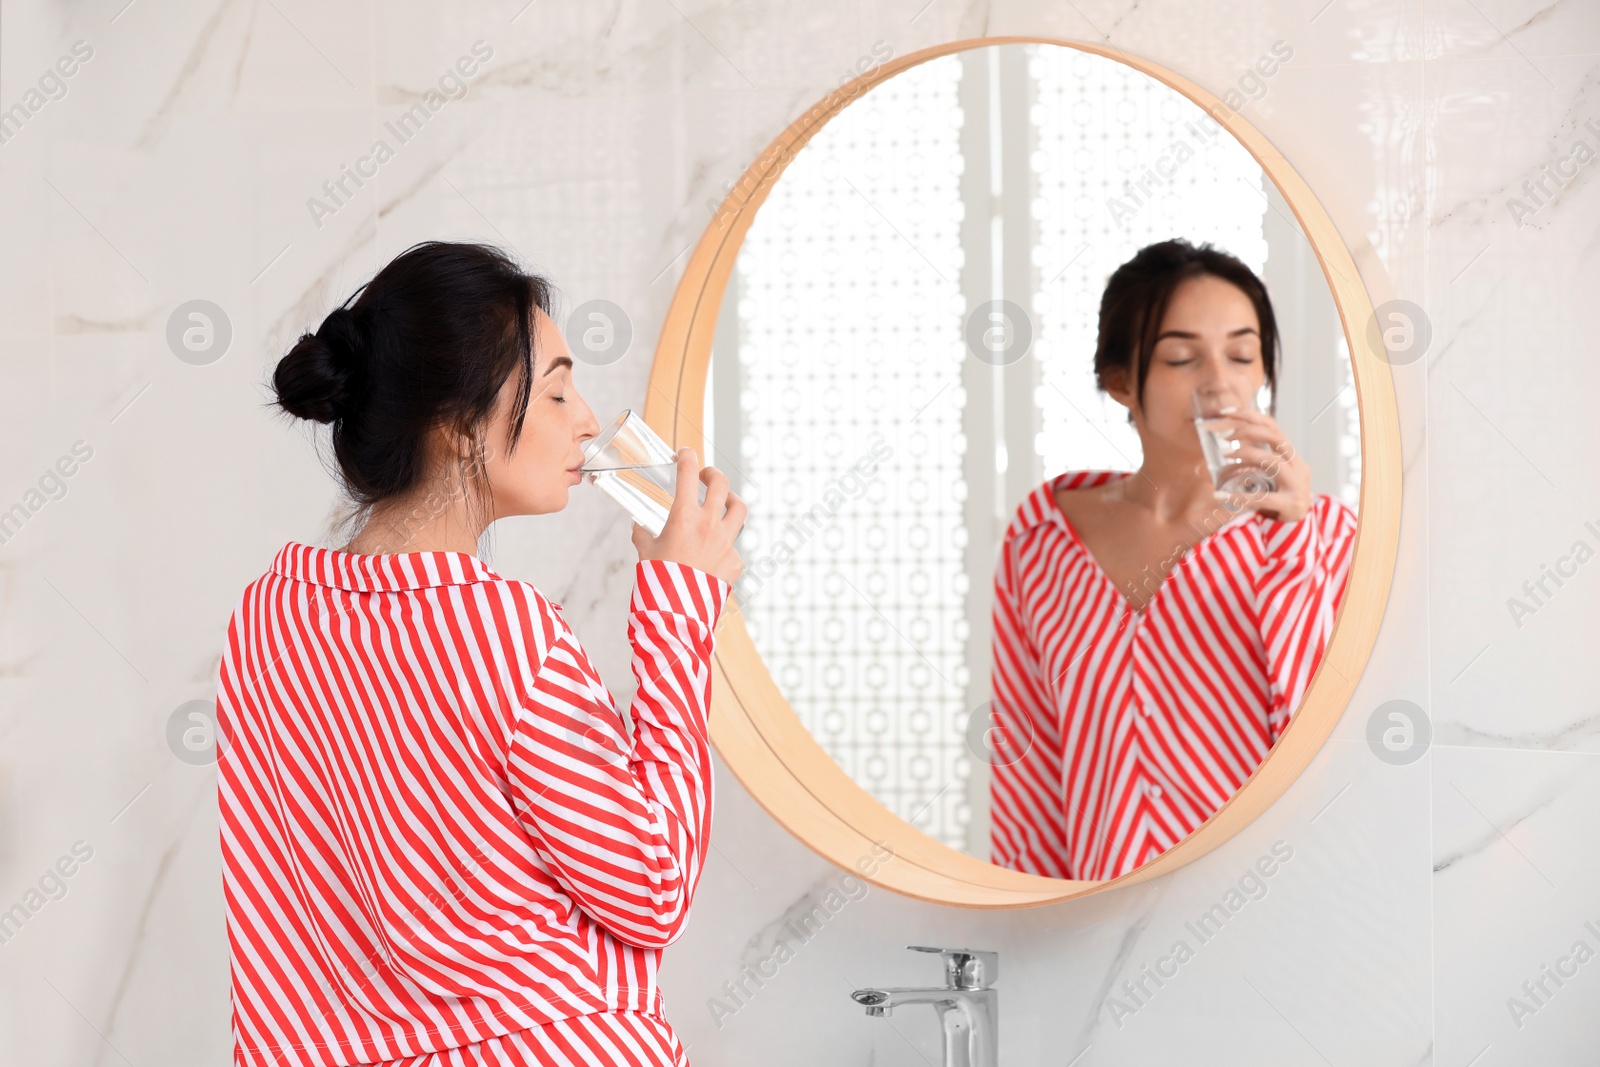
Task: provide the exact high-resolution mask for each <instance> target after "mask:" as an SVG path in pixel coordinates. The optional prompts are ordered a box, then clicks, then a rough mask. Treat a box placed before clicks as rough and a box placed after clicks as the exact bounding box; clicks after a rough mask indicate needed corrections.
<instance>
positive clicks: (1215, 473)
mask: <svg viewBox="0 0 1600 1067" xmlns="http://www.w3.org/2000/svg"><path fill="white" fill-rule="evenodd" d="M1245 404H1246V405H1247V408H1248V410H1250V411H1259V410H1260V408H1258V407H1257V406H1256V401H1255V397H1253V396H1252V397H1249V398H1248V399H1246V401H1245ZM1222 414H1223V412H1222V411H1220V410H1218V407H1217V401H1216V400H1214V399H1211V398H1208V397H1206V396H1203V395H1201V394H1200V393H1195V394H1194V429H1195V432H1196V433H1197V434H1199V435H1200V451H1201V452H1203V453H1205V457H1206V469H1207V470H1208V471H1210V472H1211V483H1212V484H1213V485H1215V486H1216V487H1217V488H1218V489H1219V490H1221V491H1223V492H1226V493H1236V494H1240V495H1243V496H1263V495H1265V494H1267V493H1270V492H1273V491H1274V490H1275V489H1277V488H1278V483H1277V481H1276V479H1274V478H1273V477H1272V475H1270V474H1268V473H1267V472H1266V471H1264V470H1261V469H1260V468H1259V467H1246V466H1242V465H1241V462H1240V461H1239V460H1238V459H1235V458H1234V456H1235V454H1236V453H1237V452H1238V451H1239V444H1240V442H1238V441H1236V440H1230V439H1229V438H1226V437H1223V436H1222V435H1220V434H1218V433H1216V432H1215V431H1213V430H1208V429H1206V426H1205V424H1206V421H1207V420H1209V419H1214V418H1216V417H1218V416H1219V415H1222ZM1224 506H1225V507H1227V508H1228V509H1229V510H1230V511H1238V510H1240V509H1241V508H1242V507H1243V506H1244V505H1243V504H1238V503H1233V502H1228V503H1226V504H1225V505H1224Z"/></svg>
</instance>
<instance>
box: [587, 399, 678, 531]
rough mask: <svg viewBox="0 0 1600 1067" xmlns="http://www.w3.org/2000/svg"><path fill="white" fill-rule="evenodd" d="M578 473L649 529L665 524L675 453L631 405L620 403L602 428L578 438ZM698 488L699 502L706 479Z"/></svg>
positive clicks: (673, 484) (673, 493) (674, 492)
mask: <svg viewBox="0 0 1600 1067" xmlns="http://www.w3.org/2000/svg"><path fill="white" fill-rule="evenodd" d="M579 473H580V474H582V475H583V476H584V477H585V478H587V479H588V480H589V482H590V484H592V485H595V486H598V487H599V488H600V490H601V491H602V492H604V493H605V494H606V495H607V496H609V497H610V498H611V499H612V500H615V501H616V502H617V503H618V504H621V505H622V507H623V510H625V511H626V512H627V513H628V514H629V515H631V516H632V517H633V521H634V522H636V523H638V524H639V525H640V526H643V527H644V528H645V529H647V530H649V531H650V533H651V534H653V535H659V534H660V533H661V530H662V527H664V526H666V524H667V512H668V510H669V509H670V508H671V507H672V501H673V498H674V497H675V496H676V495H677V492H678V457H677V454H676V453H674V452H673V450H672V447H671V446H670V445H668V444H667V443H666V442H665V441H663V440H662V439H661V437H660V435H659V434H657V433H656V432H655V431H654V430H652V429H651V428H650V427H649V425H648V424H647V423H646V422H645V421H644V419H643V418H641V417H640V416H639V415H638V414H636V413H635V412H634V410H633V409H632V408H623V409H622V414H620V415H618V416H617V417H616V418H614V419H612V420H611V422H610V423H609V424H607V426H606V428H605V429H603V430H601V431H600V433H599V434H598V435H597V436H595V437H591V438H590V439H589V440H587V441H585V442H584V443H583V466H582V467H580V468H579ZM699 489H700V503H702V504H704V503H705V502H706V487H705V484H704V483H701V485H700V486H699Z"/></svg>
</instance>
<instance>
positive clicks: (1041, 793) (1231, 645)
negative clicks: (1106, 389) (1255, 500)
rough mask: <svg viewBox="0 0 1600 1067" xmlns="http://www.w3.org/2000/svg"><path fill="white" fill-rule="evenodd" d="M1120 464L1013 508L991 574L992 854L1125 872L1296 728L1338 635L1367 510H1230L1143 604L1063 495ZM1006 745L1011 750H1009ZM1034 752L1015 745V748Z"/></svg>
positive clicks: (1195, 820)
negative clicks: (1276, 516)
mask: <svg viewBox="0 0 1600 1067" xmlns="http://www.w3.org/2000/svg"><path fill="white" fill-rule="evenodd" d="M1126 476H1127V475H1126V474H1125V473H1122V472H1112V471H1068V472H1066V473H1064V474H1060V475H1057V476H1055V477H1054V478H1051V479H1050V480H1048V481H1046V482H1045V483H1044V484H1043V485H1041V486H1039V487H1038V488H1037V489H1035V490H1034V491H1033V492H1032V493H1030V494H1029V496H1028V498H1027V499H1026V500H1025V501H1023V503H1022V504H1021V505H1020V506H1019V507H1018V508H1017V511H1016V514H1015V517H1014V518H1013V520H1012V522H1011V524H1010V525H1009V527H1008V528H1007V530H1006V534H1005V540H1004V544H1003V546H1002V548H1001V552H1000V557H999V560H998V562H997V565H996V570H995V600H994V639H993V640H994V644H993V649H994V671H993V682H994V703H993V720H992V724H993V727H994V728H995V730H997V731H998V734H997V735H996V736H998V737H1002V738H1005V739H1006V740H1007V744H1008V745H1009V746H1011V747H1009V748H1007V747H998V748H997V758H996V760H995V763H994V765H993V766H992V768H991V770H992V774H991V778H990V808H991V825H992V833H991V858H992V859H993V861H994V862H995V863H997V864H1000V865H1001V866H1005V867H1010V868H1013V869H1015V870H1020V871H1027V872H1030V873H1033V874H1041V875H1047V876H1050V877H1056V878H1082V879H1102V878H1113V877H1116V876H1117V875H1120V874H1125V873H1127V872H1128V871H1131V870H1133V869H1134V868H1136V867H1138V866H1139V865H1140V864H1143V863H1145V862H1147V861H1149V860H1150V859H1152V858H1154V857H1155V856H1157V855H1159V854H1160V853H1161V852H1163V851H1165V850H1166V849H1168V848H1170V847H1171V846H1172V845H1174V844H1176V843H1177V842H1178V841H1179V840H1181V839H1182V838H1184V837H1185V836H1187V835H1188V834H1189V833H1190V832H1192V831H1193V830H1194V829H1196V828H1197V827H1198V826H1199V825H1200V824H1201V823H1202V822H1204V821H1205V820H1206V818H1208V817H1209V816H1210V815H1211V814H1212V813H1214V812H1215V811H1216V810H1217V809H1218V808H1220V807H1221V806H1222V805H1223V803H1224V802H1226V801H1227V800H1228V798H1229V797H1231V796H1232V795H1233V794H1234V793H1235V792H1237V791H1238V789H1239V787H1240V786H1241V785H1242V784H1243V783H1244V780H1245V779H1246V778H1247V777H1249V775H1250V773H1251V772H1252V771H1254V770H1255V768H1256V766H1257V765H1258V764H1259V763H1260V762H1261V760H1262V758H1263V757H1264V756H1265V755H1266V754H1267V750H1268V749H1269V748H1271V747H1272V744H1273V742H1275V741H1276V740H1277V739H1278V736H1279V735H1280V734H1281V733H1282V732H1283V729H1284V727H1285V726H1286V725H1288V722H1289V716H1290V714H1291V713H1292V712H1293V710H1294V709H1295V707H1296V706H1297V705H1298V704H1299V703H1300V699H1301V697H1302V696H1304V694H1305V691H1306V688H1307V687H1308V686H1309V685H1310V682H1311V677H1312V674H1313V673H1314V672H1315V670H1316V665H1317V662H1318V661H1319V659H1320V658H1321V655H1322V652H1323V650H1324V649H1325V648H1326V646H1327V642H1328V638H1329V636H1330V634H1331V633H1332V630H1333V623H1334V617H1335V613H1336V612H1337V610H1338V607H1339V603H1340V601H1341V599H1342V597H1343V595H1344V587H1345V582H1346V578H1347V576H1348V572H1349V567H1350V557H1351V553H1352V551H1353V549H1354V546H1355V528H1356V519H1355V513H1354V512H1353V511H1352V510H1351V509H1350V508H1349V507H1348V506H1346V505H1345V504H1343V503H1341V502H1340V501H1338V500H1335V499H1333V498H1332V497H1328V496H1316V497H1314V498H1313V500H1312V507H1311V510H1310V511H1309V512H1308V513H1307V514H1306V516H1305V517H1304V518H1303V519H1301V520H1300V521H1298V522H1278V521H1276V520H1273V519H1269V518H1266V517H1265V516H1262V515H1261V514H1259V513H1258V512H1254V511H1245V512H1241V513H1240V514H1239V515H1236V516H1233V517H1232V518H1230V519H1229V521H1228V522H1227V523H1225V524H1224V525H1223V526H1221V527H1219V528H1218V529H1217V530H1216V531H1215V532H1213V533H1212V534H1210V535H1209V536H1207V537H1205V538H1204V539H1203V540H1201V541H1200V542H1199V543H1198V544H1196V545H1194V546H1193V547H1192V548H1191V549H1190V550H1189V551H1188V552H1186V553H1185V554H1184V555H1183V557H1182V559H1181V560H1180V561H1179V562H1177V563H1176V564H1174V565H1173V567H1172V570H1171V573H1170V574H1169V575H1168V577H1167V578H1166V580H1165V581H1163V582H1162V583H1161V585H1160V587H1159V588H1158V589H1157V590H1156V592H1155V594H1154V596H1153V598H1151V599H1150V600H1149V602H1148V604H1147V605H1146V607H1145V609H1144V610H1143V611H1141V612H1134V611H1132V610H1131V609H1130V607H1129V605H1128V602H1127V600H1126V598H1125V597H1124V596H1123V594H1122V593H1121V591H1119V590H1118V589H1117V588H1116V587H1115V585H1114V584H1113V583H1112V581H1111V579H1110V577H1109V576H1108V575H1107V574H1106V573H1105V571H1104V570H1102V569H1101V567H1100V565H1099V564H1098V563H1097V562H1096V561H1095V559H1094V557H1093V556H1092V555H1091V554H1090V553H1089V551H1088V549H1087V548H1086V547H1085V546H1084V544H1083V541H1082V540H1081V539H1080V538H1079V537H1078V534H1077V532H1076V531H1075V530H1074V529H1073V527H1072V524H1071V523H1070V522H1068V521H1067V518H1066V516H1065V515H1063V514H1062V512H1061V510H1060V508H1058V507H1057V506H1056V503H1055V492H1056V490H1058V489H1061V488H1079V487H1081V486H1089V485H1099V484H1103V483H1105V482H1108V481H1110V480H1112V479H1114V478H1118V477H1126ZM1005 753H1011V754H1005ZM1015 753H1021V755H1020V757H1017V756H1015V755H1013V754H1015Z"/></svg>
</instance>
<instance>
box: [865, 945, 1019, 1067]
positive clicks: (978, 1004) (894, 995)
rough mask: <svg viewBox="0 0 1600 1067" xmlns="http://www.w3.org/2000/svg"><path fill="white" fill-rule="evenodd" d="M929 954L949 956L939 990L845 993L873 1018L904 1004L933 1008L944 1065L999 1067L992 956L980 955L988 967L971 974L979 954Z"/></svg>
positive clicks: (997, 1005)
mask: <svg viewBox="0 0 1600 1067" xmlns="http://www.w3.org/2000/svg"><path fill="white" fill-rule="evenodd" d="M920 951H929V950H927V949H921V950H920ZM932 951H947V953H949V955H947V957H946V975H947V979H948V980H949V982H950V984H948V985H946V986H944V987H942V988H940V987H932V988H925V987H908V986H889V987H878V988H868V989H858V990H856V991H855V992H853V993H851V994H850V997H851V999H852V1000H854V1001H855V1002H856V1003H857V1004H860V1005H861V1006H862V1007H864V1008H865V1009H866V1011H867V1014H868V1015H871V1016H874V1017H876V1018H884V1017H887V1016H888V1015H890V1014H891V1013H892V1012H893V1011H894V1009H895V1008H898V1007H901V1006H903V1005H906V1004H929V1005H932V1007H933V1010H934V1012H935V1013H936V1014H937V1015H938V1018H939V1028H940V1030H941V1031H942V1033H943V1035H944V1067H999V1061H1000V993H999V991H998V990H996V989H991V988H989V987H988V986H987V981H992V980H993V976H994V974H995V973H996V971H997V970H998V963H997V961H996V960H995V957H994V954H993V953H982V954H981V956H982V958H983V962H984V963H986V964H987V969H986V970H984V969H982V968H981V966H980V968H979V969H978V970H976V971H975V970H974V969H973V968H972V966H971V965H970V964H971V961H972V959H973V958H975V957H976V956H977V955H980V954H974V953H972V952H971V951H970V950H967V949H951V950H939V949H934V950H932ZM952 957H953V962H952ZM985 976H986V977H985ZM958 983H959V984H958ZM980 984H981V987H980Z"/></svg>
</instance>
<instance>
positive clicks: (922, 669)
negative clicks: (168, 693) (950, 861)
mask: <svg viewBox="0 0 1600 1067" xmlns="http://www.w3.org/2000/svg"><path fill="white" fill-rule="evenodd" d="M706 400H707V403H706V410H707V418H706V427H705V429H706V435H707V440H708V442H709V448H710V457H711V458H710V462H714V463H715V464H716V465H717V466H718V467H719V468H721V469H722V470H724V471H726V472H727V473H728V475H729V478H730V480H731V481H732V483H733V489H734V491H735V492H737V493H739V494H740V496H741V497H743V498H744V499H745V500H746V502H747V503H748V504H749V507H750V514H749V519H748V521H747V523H746V526H745V530H744V533H743V535H742V537H741V540H740V545H739V547H740V552H741V554H742V555H743V557H744V559H745V561H746V571H745V574H744V576H743V577H742V578H741V580H740V582H739V583H738V584H737V586H736V591H737V595H738V598H739V601H740V605H741V608H742V611H743V617H744V621H745V624H746V625H747V627H748V628H749V630H750V633H751V636H752V639H753V640H754V642H755V645H756V648H757V650H758V651H759V653H760V655H761V657H762V659H763V661H764V662H765V663H766V665H767V667H768V669H769V670H770V671H771V673H772V676H773V678H774V680H775V682H776V684H777V686H778V688H779V690H780V691H781V692H782V693H783V696H784V698H785V699H786V700H787V701H788V702H789V704H790V705H791V706H792V707H793V708H794V710H795V712H796V714H798V715H799V716H800V718H801V720H802V722H803V723H804V724H805V725H806V727H807V728H808V729H809V730H810V732H811V733H812V735H813V736H814V737H815V738H816V739H817V741H818V743H819V744H820V745H821V746H822V748H823V749H824V750H826V751H827V752H828V754H829V755H830V756H832V757H833V758H834V759H835V760H836V761H838V762H839V764H840V765H841V766H842V767H843V768H844V769H845V770H846V771H847V772H848V773H849V774H850V775H851V776H852V777H853V778H854V780H855V781H857V782H858V783H860V784H861V785H862V787H863V788H865V789H866V790H868V791H869V792H870V793H871V794H872V795H873V796H875V797H876V798H877V799H878V800H880V801H881V802H882V803H883V804H885V805H886V806H887V807H888V808H889V809H890V810H892V811H893V812H895V813H896V814H897V815H899V816H900V817H902V818H904V819H906V820H908V821H910V822H912V823H913V824H914V825H916V826H918V827H919V828H921V829H923V830H924V831H926V832H927V833H929V834H932V835H933V836H935V837H937V838H939V839H940V840H942V841H944V842H946V843H947V844H949V845H951V846H952V847H955V848H958V849H962V850H964V851H967V852H969V853H971V854H973V855H975V856H979V857H982V858H984V859H989V860H992V861H993V862H995V863H998V864H1000V865H1002V866H1006V867H1010V868H1014V869H1017V870H1023V871H1029V872H1032V873H1037V874H1044V875H1049V876H1054V877H1062V878H1079V879H1100V878H1110V877H1115V876H1116V875H1119V874H1123V873H1126V872H1127V871H1129V870H1132V869H1134V868H1136V867H1137V866H1139V865H1140V864H1142V863H1145V862H1148V861H1149V860H1150V859H1151V858H1153V857H1155V856H1157V855H1159V854H1160V853H1161V852H1162V851H1163V850H1165V849H1166V848H1169V847H1171V846H1172V845H1173V844H1175V843H1176V842H1177V841H1178V840H1180V839H1181V838H1183V837H1184V836H1186V835H1187V834H1188V833H1190V832H1191V831H1192V830H1194V829H1195V828H1196V827H1198V826H1199V825H1200V823H1201V822H1203V821H1204V820H1205V819H1206V818H1207V817H1208V816H1210V815H1211V814H1212V813H1214V812H1215V811H1216V810H1217V809H1218V808H1219V807H1220V806H1221V805H1222V804H1223V803H1224V802H1226V801H1227V799H1228V798H1229V797H1230V796H1232V795H1233V794H1234V793H1235V792H1236V791H1237V790H1238V788H1239V787H1240V785H1242V784H1243V782H1244V780H1245V779H1246V778H1247V777H1248V776H1249V775H1250V773H1251V772H1252V771H1253V770H1254V769H1255V768H1256V767H1257V766H1258V765H1259V764H1260V762H1261V760H1262V759H1264V758H1265V757H1266V756H1267V754H1268V752H1269V750H1270V749H1271V747H1272V745H1273V743H1274V742H1275V741H1276V740H1277V738H1278V737H1279V736H1281V734H1282V731H1283V729H1284V727H1285V726H1286V725H1287V724H1288V723H1289V721H1290V719H1291V718H1292V716H1293V714H1294V712H1295V709H1296V707H1297V706H1298V705H1299V702H1300V700H1301V699H1302V697H1303V696H1304V693H1305V691H1306V689H1307V687H1308V686H1309V683H1310V680H1311V678H1312V675H1313V673H1314V671H1315V669H1316V666H1317V663H1318V662H1319V660H1320V657H1321V655H1322V652H1323V650H1324V649H1325V647H1326V645H1327V642H1328V639H1329V636H1330V634H1331V632H1332V628H1333V624H1334V620H1335V618H1336V615H1337V612H1338V608H1339V605H1340V603H1341V600H1342V595H1343V590H1344V585H1345V580H1346V576H1347V572H1348V567H1349V561H1350V556H1351V553H1352V550H1353V544H1354V534H1355V526H1356V515H1355V510H1354V509H1355V506H1356V500H1357V495H1358V491H1359V484H1360V456H1359V422H1358V414H1357V410H1356V404H1355V390H1354V388H1353V383H1352V381H1351V371H1350V361H1349V356H1348V352H1347V350H1346V348H1345V343H1344V336H1343V333H1342V331H1341V328H1340V324H1339V321H1338V317H1337V315H1336V313H1335V311H1334V307H1333V302H1332V297H1331V294H1330V293H1329V291H1328V288H1327V285H1326V282H1325V281H1324V279H1323V276H1322V272H1321V269H1320V267H1319V266H1318V264H1317V261H1316V258H1315V256H1314V254H1313V253H1312V250H1311V248H1310V246H1309V244H1308V243H1307V241H1306V239H1305V237H1304V235H1303V234H1302V233H1301V232H1300V230H1299V228H1298V227H1297V225H1296V224H1295V222H1294V219H1293V216H1292V215H1291V213H1290V212H1289V210H1288V208H1287V206H1286V205H1285V204H1284V202H1283V201H1282V199H1281V198H1280V197H1279V195H1278V193H1277V190H1276V189H1275V187H1273V186H1272V184H1271V182H1270V181H1268V180H1267V179H1266V178H1265V176H1264V175H1263V173H1262V171H1261V169H1260V167H1259V166H1258V165H1257V164H1256V163H1255V161H1254V160H1253V159H1252V158H1251V157H1250V155H1249V154H1248V153H1247V152H1246V151H1245V150H1244V149H1243V147H1242V146H1240V145H1239V144H1238V143H1237V142H1236V141H1234V140H1233V139H1232V137H1231V136H1230V135H1229V134H1228V133H1227V132H1226V131H1225V130H1224V129H1223V128H1222V127H1221V126H1219V125H1218V124H1217V123H1216V122H1214V121H1213V120H1211V119H1210V118H1209V117H1208V116H1206V114H1205V113H1204V112H1203V111H1202V110H1201V109H1200V108H1198V107H1197V106H1195V105H1194V104H1192V103H1191V102H1189V101H1188V100H1187V99H1186V98H1184V97H1183V96H1182V95H1180V94H1178V93H1176V92H1174V91H1173V90H1171V89H1169V88H1167V87H1166V86H1164V85H1162V84H1161V83H1159V82H1157V81H1155V80H1153V79H1150V78H1148V77H1146V76H1145V75H1143V74H1141V73H1139V72H1137V71H1135V70H1133V69H1132V68H1130V67H1127V66H1124V65H1122V64H1120V63H1117V62H1115V61H1113V60H1109V59H1105V58H1102V57H1099V56H1095V55H1092V54H1088V53H1082V52H1078V51H1076V50H1074V49H1068V48H1063V47H1058V46H1049V45H1002V46H992V47H988V48H980V49H975V50H971V51H967V52H962V53H959V54H956V55H952V56H947V57H943V58H941V59H937V60H933V61H930V62H927V63H924V64H921V65H919V66H916V67H913V68H911V69H909V70H907V71H905V72H903V73H901V74H899V75H897V76H895V77H893V78H890V79H888V80H887V81H885V82H883V83H882V84H880V85H879V86H877V87H875V88H874V89H872V90H871V91H869V92H867V93H865V94H863V95H862V96H860V97H859V98H858V99H856V100H855V101H853V102H852V103H851V104H850V105H849V106H848V107H846V108H845V109H844V110H843V111H842V112H841V113H840V114H838V115H837V116H836V117H835V118H834V119H832V120H831V121H830V122H829V123H828V124H827V125H826V126H825V127H824V128H823V129H822V130H821V131H820V132H819V133H818V134H817V136H816V137H814V138H813V139H812V140H811V141H810V142H809V143H808V144H807V145H806V146H805V147H804V148H803V149H801V150H800V151H799V152H797V153H796V154H795V156H794V157H793V159H792V161H791V162H790V164H789V166H788V168H787V169H786V170H785V171H784V173H783V175H782V176H781V178H780V179H779V180H778V181H777V183H776V184H775V186H774V187H773V188H772V191H771V194H770V196H769V197H768V199H767V200H766V202H765V203H764V204H763V205H762V206H761V208H760V210H759V212H758V213H757V214H756V216H755V219H754V221H753V223H752V225H751V227H750V230H749V233H748V234H747V236H746V239H745V241H744V243H743V245H742V247H741V249H740V252H739V256H738V261H737V264H736V269H735V271H734V274H733V277H732V278H731V279H730V281H729V285H728V289H727V293H726V296H725V298H724V301H723V304H722V309H721V313H720V318H719V320H718V324H717V330H716V336H715V339H714V342H713V352H712V359H711V368H710V376H709V378H708V384H707V398H706Z"/></svg>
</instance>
